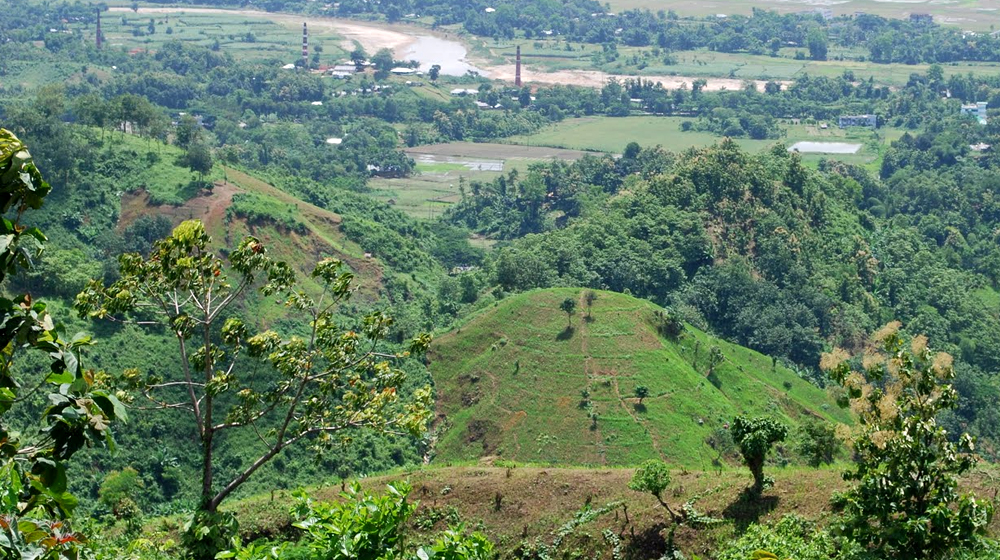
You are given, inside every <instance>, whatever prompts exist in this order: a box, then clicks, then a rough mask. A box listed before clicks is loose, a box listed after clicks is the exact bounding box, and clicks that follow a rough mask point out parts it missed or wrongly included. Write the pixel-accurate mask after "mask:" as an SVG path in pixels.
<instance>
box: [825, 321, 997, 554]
mask: <svg viewBox="0 0 1000 560" xmlns="http://www.w3.org/2000/svg"><path fill="white" fill-rule="evenodd" d="M899 326H900V325H899V323H891V324H889V325H887V326H886V327H884V328H883V329H882V330H880V331H879V332H878V333H877V334H876V336H875V341H874V345H873V347H872V348H871V349H870V350H869V351H868V352H867V353H866V354H865V356H864V359H863V360H861V364H860V365H861V368H859V369H854V368H852V367H851V365H850V363H849V362H848V361H847V354H846V353H845V352H843V351H834V352H833V353H830V354H826V355H824V356H823V361H822V362H821V365H822V366H823V367H824V369H826V370H828V371H829V373H830V375H831V376H832V377H833V379H834V380H836V381H837V382H838V383H840V385H841V386H843V387H844V388H845V389H846V391H847V395H846V397H845V398H844V400H843V402H842V404H844V405H846V404H848V403H849V404H850V406H851V409H852V410H853V411H854V412H855V414H856V415H857V418H858V428H857V430H856V433H855V434H854V435H853V444H854V456H855V468H854V469H852V470H849V471H847V472H846V473H844V478H845V479H847V480H853V481H856V482H857V485H856V486H854V487H853V488H852V489H851V490H849V491H848V492H847V493H846V494H844V495H843V496H841V497H840V499H839V500H838V501H839V502H840V505H841V506H843V508H844V521H843V524H842V525H841V527H840V528H839V529H840V531H841V532H843V533H844V534H846V535H848V536H850V537H851V538H852V539H854V540H855V541H857V542H859V543H860V544H862V545H863V546H865V547H867V548H870V549H874V550H876V551H878V552H879V553H880V554H881V555H882V556H884V557H889V558H940V557H941V556H942V554H943V553H945V552H947V551H948V550H950V549H952V548H956V547H961V546H965V545H968V544H971V543H972V542H973V541H974V540H975V538H976V536H977V535H981V534H983V533H985V531H986V527H987V525H988V524H989V521H990V519H991V518H992V515H993V506H992V504H990V503H989V502H986V501H981V500H977V499H976V498H975V497H972V496H968V495H962V496H960V495H959V494H958V489H957V488H958V480H957V478H958V476H959V475H961V474H963V473H965V472H968V471H969V469H970V468H972V465H973V464H974V463H975V461H976V457H975V455H974V450H975V442H974V440H973V438H972V437H971V436H969V435H968V434H962V435H961V436H959V437H958V438H957V439H955V440H953V439H952V437H951V436H950V435H949V434H948V432H947V431H946V430H945V429H944V428H943V427H941V426H940V425H938V423H937V417H938V414H940V413H941V412H943V411H945V410H951V409H954V408H956V406H957V404H958V392H957V391H955V389H954V387H952V386H951V383H950V380H951V379H954V377H955V370H954V369H953V368H952V358H951V356H949V355H948V354H945V353H943V352H939V353H935V352H932V351H931V350H930V349H929V348H928V347H927V339H926V337H923V336H918V337H915V338H914V339H913V340H912V341H911V342H910V345H909V348H906V345H905V344H904V340H903V338H902V337H901V336H900V335H899V332H898V330H899Z"/></svg>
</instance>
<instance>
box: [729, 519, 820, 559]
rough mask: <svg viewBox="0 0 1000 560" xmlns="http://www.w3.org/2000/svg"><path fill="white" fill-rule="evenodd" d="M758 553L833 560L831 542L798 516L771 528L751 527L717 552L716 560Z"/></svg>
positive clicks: (743, 557) (750, 555)
mask: <svg viewBox="0 0 1000 560" xmlns="http://www.w3.org/2000/svg"><path fill="white" fill-rule="evenodd" d="M758 550H766V551H768V552H771V553H773V554H774V555H775V556H777V557H778V558H782V559H784V558H794V559H795V560H831V559H832V558H837V557H838V555H837V548H836V546H835V545H834V541H833V538H832V537H831V536H830V534H829V533H827V532H826V531H822V530H819V529H817V528H816V527H815V526H814V525H813V524H812V523H811V522H809V521H807V520H805V519H804V518H802V517H799V516H798V515H786V516H784V517H782V518H781V519H780V520H779V521H778V522H777V523H775V524H774V525H757V524H754V525H751V526H750V527H749V528H748V529H747V531H746V533H744V534H743V536H742V537H740V538H739V539H737V540H735V541H732V542H731V543H729V545H727V546H726V547H724V548H722V549H721V550H720V551H719V555H718V560H748V559H749V558H751V557H752V555H753V553H754V552H756V551H758Z"/></svg>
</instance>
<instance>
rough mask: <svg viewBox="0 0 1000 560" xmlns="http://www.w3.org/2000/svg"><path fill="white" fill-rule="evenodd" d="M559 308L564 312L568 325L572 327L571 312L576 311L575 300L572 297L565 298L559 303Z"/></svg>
mask: <svg viewBox="0 0 1000 560" xmlns="http://www.w3.org/2000/svg"><path fill="white" fill-rule="evenodd" d="M559 309H561V310H562V311H563V312H564V313H566V321H567V322H568V327H567V328H570V329H572V328H573V314H574V313H576V300H575V299H573V298H566V299H564V300H563V302H562V303H560V304H559Z"/></svg>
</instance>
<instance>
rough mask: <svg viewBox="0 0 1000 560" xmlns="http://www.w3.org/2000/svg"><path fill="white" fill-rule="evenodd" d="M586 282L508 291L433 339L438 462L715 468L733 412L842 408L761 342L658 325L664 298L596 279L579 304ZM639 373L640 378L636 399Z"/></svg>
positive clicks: (830, 415) (798, 415) (794, 420)
mask: <svg viewBox="0 0 1000 560" xmlns="http://www.w3.org/2000/svg"><path fill="white" fill-rule="evenodd" d="M584 293H585V292H584V291H583V290H579V289H551V290H539V291H533V292H529V293H525V294H521V295H517V296H513V297H511V298H509V299H506V300H504V301H502V302H500V303H499V304H498V305H497V306H496V307H494V308H491V309H489V310H487V311H485V312H483V313H481V314H479V315H478V316H476V317H474V318H473V319H471V320H470V321H469V322H468V323H466V324H465V325H463V326H461V327H460V328H457V329H455V330H454V331H452V332H450V333H448V334H447V335H445V336H443V337H441V338H440V339H439V340H437V341H436V342H435V343H434V345H433V346H432V348H431V352H430V355H429V358H430V369H431V373H432V375H433V377H434V381H435V384H436V388H437V394H438V405H437V406H438V423H437V426H438V429H439V439H438V443H437V448H436V449H437V457H436V461H437V462H438V463H439V464H440V463H446V462H448V461H458V460H468V459H472V458H476V457H478V456H488V455H496V456H501V457H503V458H507V459H513V460H517V461H532V462H552V463H558V464H577V465H634V464H637V463H638V462H640V461H642V460H644V459H649V458H654V457H659V458H662V459H664V460H666V461H668V462H671V463H674V464H677V465H683V466H688V467H692V468H710V467H711V464H712V462H713V460H714V459H717V458H718V457H719V455H720V453H719V452H718V451H716V449H713V447H712V446H711V445H710V443H709V442H710V441H714V442H717V443H716V448H724V447H725V441H726V437H727V435H726V434H727V432H728V430H726V428H725V426H726V425H727V423H728V422H731V421H732V419H733V417H734V416H736V415H737V414H753V415H768V416H773V417H776V418H779V419H780V420H781V421H783V422H785V423H786V424H788V425H789V426H790V427H793V428H794V427H796V426H798V425H801V424H802V423H803V422H805V421H806V420H808V419H810V418H823V419H825V420H830V421H835V422H847V421H849V416H848V415H847V413H845V412H844V411H842V410H841V409H839V408H838V407H837V406H836V404H834V402H833V399H832V398H831V397H830V396H829V395H828V394H827V393H826V392H825V391H824V390H822V389H819V388H817V387H815V386H813V385H810V384H809V383H807V382H805V381H803V380H802V379H800V378H799V377H798V376H797V375H796V374H795V373H794V372H792V371H791V370H788V369H786V368H784V367H781V366H777V367H774V366H773V365H772V361H771V359H770V358H768V357H766V356H764V355H761V354H759V353H757V352H754V351H751V350H748V349H746V348H743V347H740V346H736V345H734V344H729V343H727V342H724V341H722V340H719V339H717V338H714V337H712V336H710V335H707V334H705V333H703V332H701V331H699V330H697V329H695V328H692V327H690V326H689V327H687V328H686V329H685V332H684V333H683V334H681V335H680V336H679V337H677V338H676V339H669V338H665V337H663V336H661V335H660V334H658V331H657V328H656V322H655V321H656V318H655V312H656V311H657V310H658V309H659V308H658V307H657V306H655V305H653V304H652V303H649V302H646V301H643V300H639V299H635V298H633V297H631V296H627V295H622V294H616V293H611V292H596V293H597V299H596V301H595V302H594V304H593V307H592V309H591V313H590V315H591V316H590V317H588V309H587V305H586V302H585V299H584ZM567 297H571V298H574V299H575V300H577V312H576V315H575V316H574V317H573V327H572V329H570V328H567V316H566V314H565V313H564V312H562V311H560V309H559V305H560V303H561V302H562V301H563V300H564V299H566V298H567ZM716 348H717V349H718V350H714V349H716ZM713 350H714V354H715V356H716V358H715V359H714V360H713V359H712V355H713ZM720 352H721V357H720V354H719V353H720ZM712 361H714V362H715V365H714V367H713V366H712V364H711V362H712ZM710 369H711V370H712V372H711V375H709V370H710ZM637 386H645V387H647V388H648V390H649V394H648V396H647V397H646V398H644V399H643V400H642V403H641V404H640V403H639V399H638V398H637V397H636V396H635V395H636V392H635V389H636V387H637ZM595 418H596V420H595Z"/></svg>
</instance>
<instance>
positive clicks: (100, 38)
mask: <svg viewBox="0 0 1000 560" xmlns="http://www.w3.org/2000/svg"><path fill="white" fill-rule="evenodd" d="M102 46H104V34H103V33H101V9H100V8H97V49H98V50H100V48H101V47H102Z"/></svg>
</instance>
